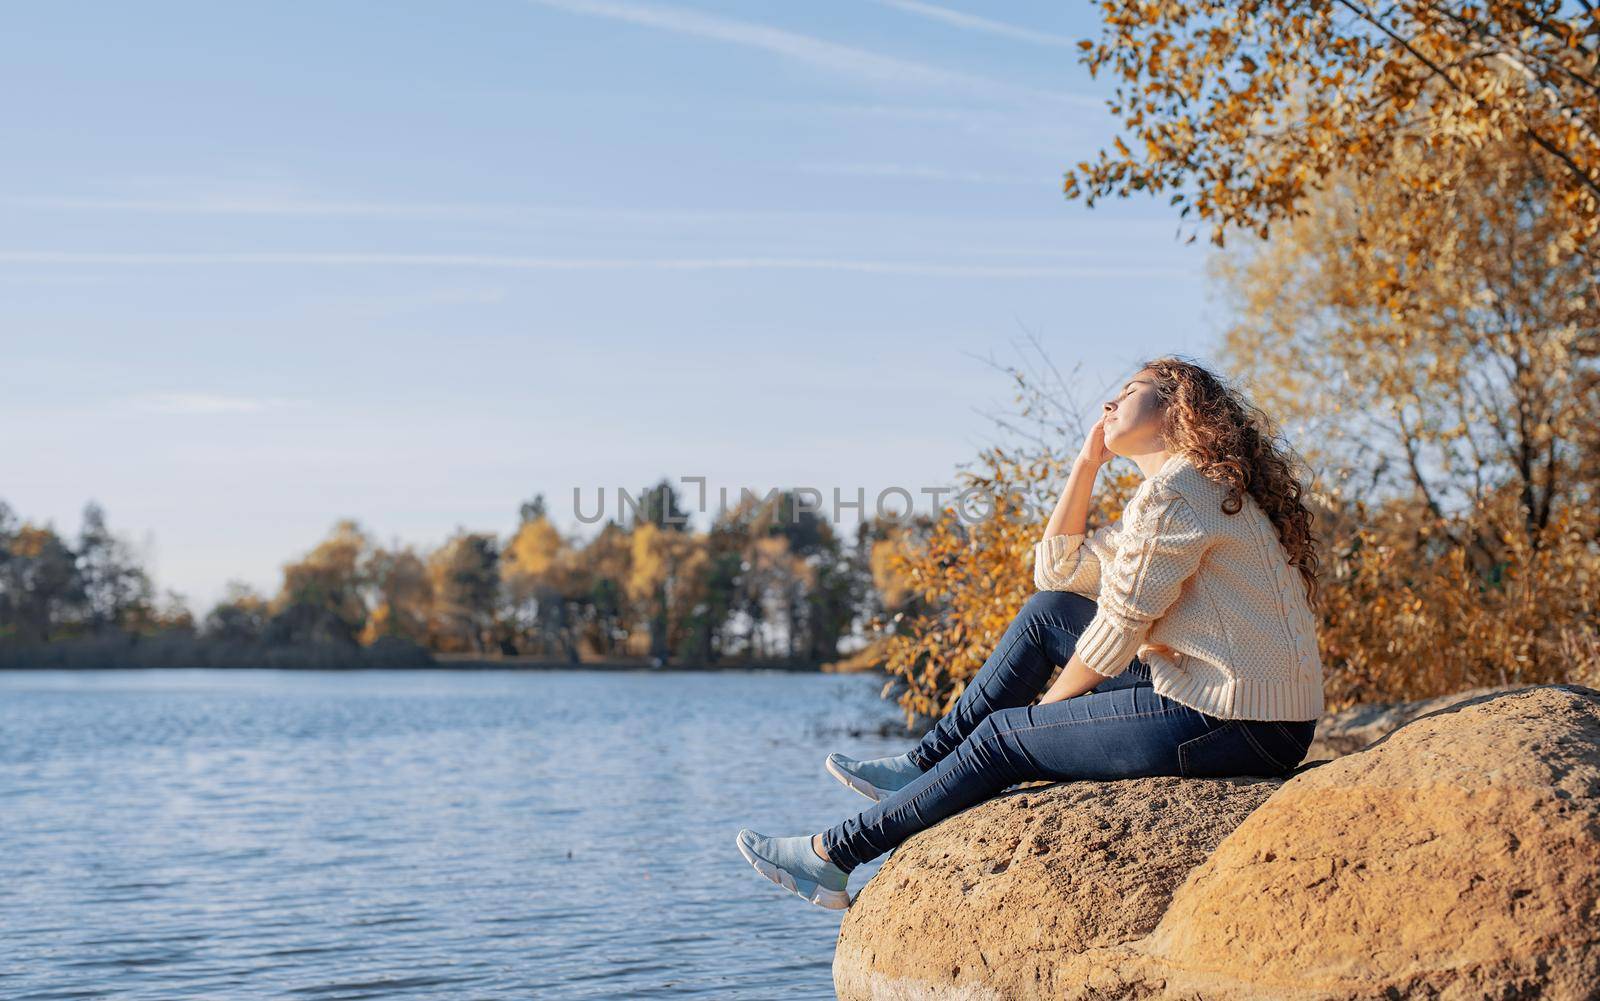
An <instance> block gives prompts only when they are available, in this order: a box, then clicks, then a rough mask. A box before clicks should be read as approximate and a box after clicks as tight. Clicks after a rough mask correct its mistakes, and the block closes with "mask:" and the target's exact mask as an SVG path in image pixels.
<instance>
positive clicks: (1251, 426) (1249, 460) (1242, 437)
mask: <svg viewBox="0 0 1600 1001" xmlns="http://www.w3.org/2000/svg"><path fill="white" fill-rule="evenodd" d="M1140 367H1141V368H1145V369H1149V370H1150V371H1152V372H1154V373H1155V374H1156V395H1157V397H1158V398H1159V399H1160V400H1161V401H1162V403H1163V404H1164V405H1165V411H1166V415H1165V421H1164V427H1163V428H1162V436H1163V437H1164V438H1165V439H1166V442H1167V448H1168V450H1169V451H1173V452H1184V453H1187V454H1188V455H1189V456H1190V458H1191V459H1192V460H1193V461H1194V464H1195V468H1197V469H1199V470H1200V472H1202V473H1204V474H1205V476H1206V477H1207V478H1208V479H1211V480H1215V481H1217V482H1218V483H1223V484H1226V485H1227V486H1228V488H1229V489H1228V496H1227V498H1226V499H1224V500H1223V502H1222V511H1223V513H1224V514H1237V513H1238V511H1239V510H1240V509H1241V508H1242V507H1243V506H1244V499H1243V496H1242V495H1243V494H1244V493H1246V492H1248V493H1249V494H1250V496H1251V497H1254V498H1255V501H1256V504H1257V505H1259V506H1260V508H1261V510H1262V512H1263V513H1265V514H1266V516H1267V517H1268V518H1269V519H1271V521H1272V525H1273V527H1274V528H1275V529H1277V532H1278V541H1279V542H1281V543H1283V548H1284V551H1285V552H1287V553H1288V554H1289V564H1290V565H1291V566H1293V567H1295V568H1296V569H1298V570H1299V571H1300V576H1301V577H1302V578H1303V579H1304V583H1305V588H1306V600H1307V602H1308V603H1309V604H1310V605H1311V607H1312V608H1313V609H1315V608H1316V607H1317V604H1318V600H1319V598H1320V595H1321V586H1320V584H1319V582H1318V580H1317V575H1318V569H1319V567H1320V565H1321V559H1320V557H1319V555H1318V553H1317V540H1316V537H1315V536H1314V535H1312V532H1311V520H1312V514H1311V511H1310V510H1309V509H1308V508H1307V507H1306V506H1305V504H1304V503H1303V502H1302V501H1301V499H1300V497H1301V494H1303V493H1304V488H1302V487H1301V485H1300V481H1299V479H1298V478H1297V477H1296V476H1295V473H1294V469H1293V464H1292V463H1291V461H1290V457H1291V456H1294V457H1295V458H1296V459H1298V457H1297V456H1295V453H1294V450H1293V449H1291V448H1290V447H1289V446H1288V444H1287V443H1286V442H1283V441H1282V439H1281V436H1280V435H1279V433H1278V431H1277V429H1276V426H1275V424H1274V423H1273V421H1272V419H1271V418H1270V417H1268V416H1267V414H1266V412H1265V411H1263V410H1262V409H1261V408H1260V407H1257V406H1256V405H1255V404H1253V403H1251V402H1250V401H1249V400H1248V399H1247V398H1246V397H1245V396H1244V394H1243V393H1241V392H1240V391H1239V390H1238V389H1236V388H1235V387H1233V386H1232V385H1230V384H1229V383H1228V382H1227V381H1226V380H1224V379H1222V378H1220V377H1218V376H1216V375H1214V374H1213V373H1211V372H1210V371H1208V370H1206V369H1205V368H1203V367H1201V366H1200V365H1196V364H1195V363H1193V362H1190V361H1186V360H1184V359H1182V358H1179V357H1176V356H1174V355H1166V356H1164V357H1161V358H1154V359H1151V360H1149V361H1146V362H1144V363H1143V364H1142V365H1141V366H1140Z"/></svg>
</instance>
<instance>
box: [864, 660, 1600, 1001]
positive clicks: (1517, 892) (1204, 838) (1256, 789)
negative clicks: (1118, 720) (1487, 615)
mask: <svg viewBox="0 0 1600 1001" xmlns="http://www.w3.org/2000/svg"><path fill="white" fill-rule="evenodd" d="M1264 793H1268V794H1270V795H1266V796H1265V797H1264V798H1263V794H1264ZM1241 810H1242V811H1243V812H1244V814H1245V815H1244V816H1243V817H1242V820H1241V819H1240V811H1241ZM1211 839H1215V840H1214V841H1212V840H1211ZM1208 841H1211V844H1214V845H1215V848H1214V850H1213V849H1212V848H1211V847H1210V846H1209V845H1208ZM1041 848H1042V849H1043V850H1042V851H1041V850H1040V849H1041ZM1197 858H1198V863H1197V864H1193V867H1192V868H1185V867H1187V866H1190V865H1191V860H1195V859H1197ZM1001 863H1004V865H1003V867H1002V866H1001ZM986 866H987V867H988V868H990V869H996V868H998V869H999V870H1000V871H999V872H997V873H994V874H986V870H985V867H986ZM1177 869H1184V872H1183V873H1181V874H1179V873H1177V872H1175V870H1177ZM1155 911H1160V914H1159V916H1158V917H1156V918H1154V920H1152V915H1153V913H1154V912H1155ZM834 980H835V986H836V988H837V990H838V993H839V996H840V997H841V998H846V999H851V998H877V999H889V998H968V999H980V998H981V999H990V998H1008V999H1009V998H1046V997H1048V998H1082V999H1090V998H1094V999H1110V998H1139V999H1147V998H1148V999H1155V998H1162V999H1173V1001H1177V999H1185V1001H1197V999H1218V1001H1230V999H1238V1001H1244V999H1252V1001H1254V999H1257V998H1281V999H1289V1001H1294V999H1306V1001H1309V999H1356V998H1410V997H1419V998H1422V997H1425V998H1439V999H1457V998H1461V999H1465V998H1505V999H1509V998H1533V997H1538V998H1545V999H1580V998H1600V692H1597V691H1594V690H1592V689H1587V688H1581V687H1578V686H1570V685H1553V686H1540V687H1535V688H1523V689H1515V690H1510V691H1496V692H1491V693H1488V694H1483V695H1479V696H1476V697H1472V698H1467V699H1464V700H1461V701H1456V702H1455V703H1453V704H1451V705H1448V706H1447V707H1446V708H1443V709H1440V710H1436V711H1435V712H1433V713H1430V714H1426V715H1423V716H1420V717H1417V718H1415V719H1413V720H1411V721H1410V722H1408V723H1406V724H1404V725H1402V726H1400V727H1399V728H1398V729H1396V730H1394V731H1392V732H1391V733H1389V734H1388V735H1387V736H1385V737H1383V738H1381V739H1379V740H1378V741H1377V742H1376V743H1374V744H1372V745H1371V746H1368V747H1366V748H1365V749H1364V750H1361V751H1358V752H1355V753H1350V754H1346V755H1344V756H1342V757H1339V758H1337V759H1335V760H1333V761H1326V762H1322V763H1320V764H1318V765H1316V766H1314V767H1309V768H1304V769H1302V770H1301V771H1300V772H1299V773H1297V774H1296V775H1295V776H1293V777H1292V778H1290V779H1289V780H1288V781H1286V782H1283V783H1281V784H1279V783H1276V782H1272V781H1263V780H1247V779H1239V780H1212V779H1204V780H1201V779H1191V780H1183V779H1139V780H1129V781H1125V782H1110V783H1060V784H1054V785H1034V786H1030V787H1026V788H1024V789H1023V790H1021V791H1020V792H1013V793H1010V794H1008V795H1005V796H1001V797H998V798H996V799H994V800H990V801H988V802H986V803H982V804H979V805H978V806H975V807H973V808H971V809H969V810H966V811H963V812H962V813H960V814H957V815H956V816H954V817H950V818H948V819H946V820H945V821H944V822H943V823H941V824H938V825H935V826H934V827H932V828H930V829H929V830H927V831H923V832H921V833H920V834H918V835H916V836H915V837H913V838H911V839H909V840H907V841H906V842H905V843H904V844H902V845H901V846H900V847H899V848H897V849H896V851H895V853H894V855H893V856H892V857H891V858H890V859H889V860H888V861H887V862H885V863H884V865H883V867H882V868H881V869H880V870H879V872H878V873H877V874H876V876H875V877H874V878H873V880H872V883H870V884H869V885H868V886H867V887H865V888H864V889H863V890H862V893H861V896H860V897H859V898H858V899H857V901H856V903H855V904H854V905H853V906H852V907H851V909H850V910H849V911H848V912H847V913H846V917H845V921H844V923H843V924H842V926H841V928H840V938H839V946H838V951H837V953H836V956H835V961H834Z"/></svg>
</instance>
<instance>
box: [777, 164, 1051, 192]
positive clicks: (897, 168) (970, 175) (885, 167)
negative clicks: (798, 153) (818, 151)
mask: <svg viewBox="0 0 1600 1001" xmlns="http://www.w3.org/2000/svg"><path fill="white" fill-rule="evenodd" d="M800 169H801V170H803V171H806V172H807V173H812V174H834V175H839V176H844V177H887V178H894V179H897V180H915V181H954V182H959V183H962V184H1005V185H1013V184H1014V185H1024V186H1028V187H1048V186H1052V185H1055V186H1059V184H1060V178H1058V177H1057V176H1055V175H1050V176H1048V177H1025V176H1023V175H1021V174H989V173H985V172H983V171H975V170H951V169H949V168H945V167H927V166H920V165H917V164H905V163H807V164H801V165H800Z"/></svg>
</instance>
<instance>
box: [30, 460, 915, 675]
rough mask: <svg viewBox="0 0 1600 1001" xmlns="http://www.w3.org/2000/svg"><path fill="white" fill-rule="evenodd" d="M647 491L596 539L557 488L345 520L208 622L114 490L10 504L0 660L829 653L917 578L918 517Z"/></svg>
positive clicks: (755, 659) (234, 661)
mask: <svg viewBox="0 0 1600 1001" xmlns="http://www.w3.org/2000/svg"><path fill="white" fill-rule="evenodd" d="M641 493H642V495H643V497H644V500H643V503H641V504H640V505H639V506H638V509H637V510H635V511H634V512H633V513H632V516H631V518H630V519H629V520H628V523H626V524H622V523H619V522H618V521H616V520H612V521H608V522H607V523H606V524H605V525H604V526H603V527H601V528H600V529H599V530H598V532H597V533H595V534H594V536H593V537H592V538H590V539H588V540H587V541H584V540H577V539H572V538H569V537H567V536H566V535H564V534H563V533H562V532H560V531H558V530H557V529H556V527H555V526H554V525H553V524H552V523H551V521H550V519H549V517H548V513H547V510H546V506H545V502H544V499H543V497H542V496H535V497H534V498H533V499H532V500H531V501H529V502H527V503H524V504H522V505H521V507H520V510H519V512H518V522H517V527H516V528H515V529H514V530H513V531H512V532H511V533H510V535H509V536H507V537H504V538H502V537H500V536H497V535H496V534H494V533H489V532H471V531H466V530H464V529H463V530H458V531H457V532H456V533H455V534H454V535H452V536H451V537H450V538H449V539H447V540H445V541H444V542H443V543H442V544H441V545H439V546H438V547H437V548H434V549H432V550H428V551H418V550H416V549H415V548H413V547H411V546H407V545H401V544H399V543H395V544H393V545H388V546H385V545H381V544H379V543H377V542H376V541H374V539H373V538H372V537H371V536H370V535H369V534H368V533H367V532H366V531H364V530H363V529H362V528H361V526H360V525H359V524H358V523H357V522H355V521H352V520H342V521H339V522H337V523H336V524H335V525H334V527H333V530H332V531H331V532H330V533H329V535H328V537H327V538H326V539H324V540H323V541H322V542H320V543H318V544H317V545H316V546H314V547H313V548H312V549H311V550H310V551H309V552H307V553H306V554H305V555H304V556H302V557H301V558H299V559H298V560H295V561H293V562H290V563H286V564H285V565H284V567H283V578H282V582H281V584H280V585H279V587H278V589H277V591H276V593H274V594H272V595H271V596H267V595H262V594H260V593H258V592H256V591H255V590H254V589H252V588H251V587H249V586H248V585H245V584H243V583H240V582H238V581H233V582H230V583H229V585H228V588H227V592H226V596H225V597H224V599H223V600H222V601H220V602H218V603H217V604H216V605H215V607H213V608H212V609H210V611H209V612H207V613H206V614H205V616H204V617H203V618H202V619H201V620H200V621H198V622H196V621H195V620H194V616H193V615H192V614H191V612H190V611H189V609H188V607H187V605H186V603H185V601H184V598H183V596H182V595H179V594H177V593H175V592H173V591H171V590H167V591H165V592H164V593H162V594H160V595H159V596H158V594H157V589H156V587H155V584H154V582H153V581H152V579H151V576H150V574H149V573H147V572H146V570H145V569H144V568H143V567H142V566H140V565H139V561H138V559H137V557H136V556H135V554H134V553H133V550H132V549H131V547H130V546H129V545H128V544H127V543H125V542H124V541H123V540H122V539H121V538H120V537H118V536H117V535H115V534H113V533H112V532H111V531H110V529H109V528H108V527H107V522H106V514H105V511H104V510H103V509H102V508H101V506H100V505H99V504H97V503H94V502H92V501H91V502H90V503H89V504H88V505H87V506H86V507H85V509H84V512H83V520H82V526H81V528H80V530H79V532H78V535H77V537H76V538H75V539H74V538H68V537H64V536H63V535H61V534H59V533H58V532H57V531H56V530H55V528H54V527H53V526H52V525H48V524H46V525H40V524H36V523H32V522H25V521H20V520H19V519H18V517H17V516H16V514H15V513H14V512H13V511H12V509H11V508H10V507H9V506H7V505H6V504H5V503H4V502H0V667H72V668H76V667H184V666H195V667H308V668H346V667H421V666H429V665H432V664H435V663H437V661H436V660H435V658H434V656H433V655H434V654H435V653H450V654H476V655H479V656H481V657H489V658H492V657H496V656H502V655H505V656H513V655H514V656H521V657H529V656H532V657H535V658H544V659H549V660H553V661H559V662H565V663H572V664H577V663H582V662H584V661H588V660H616V659H619V658H628V657H641V658H651V659H652V660H656V659H658V660H659V661H660V662H662V663H677V664H683V665H685V666H697V665H700V666H715V665H719V664H729V663H740V664H743V663H750V664H785V665H790V666H793V665H798V664H805V665H815V666H820V665H822V664H824V663H827V662H829V661H833V660H835V659H836V658H838V657H839V651H840V640H841V639H842V638H843V637H845V636H847V635H850V634H851V633H854V632H860V631H862V630H863V629H865V627H867V626H868V624H869V623H870V621H871V620H872V619H874V618H875V617H878V616H881V615H882V614H884V613H885V612H886V611H887V612H892V611H894V610H895V608H896V607H897V606H898V604H899V603H900V602H901V601H902V600H903V598H904V596H905V594H906V593H907V592H906V589H905V588H904V587H903V586H899V585H898V584H897V583H896V582H894V581H892V580H890V579H887V578H886V576H885V574H884V572H883V570H882V569H881V567H882V566H883V565H884V564H885V560H884V559H883V556H884V548H885V547H887V546H893V545H899V544H902V542H903V540H904V539H905V538H906V537H907V532H906V526H905V525H904V524H901V523H892V524H890V525H889V526H888V527H887V528H886V527H885V525H884V523H882V522H872V521H867V522H863V523H862V524H861V526H860V527H859V528H858V530H857V531H856V533H855V536H854V538H853V540H852V541H851V543H850V544H848V545H846V544H844V542H842V540H841V539H840V538H839V536H838V535H837V534H836V533H835V532H834V531H833V528H832V526H831V525H830V524H829V523H828V522H827V521H825V520H824V519H823V518H821V517H819V515H818V514H817V513H815V512H814V511H812V510H811V509H810V508H809V507H808V506H807V505H805V504H803V503H799V502H798V501H797V498H796V496H795V495H794V493H792V492H782V491H774V492H772V493H771V494H769V495H767V497H765V498H760V499H757V498H753V497H749V496H747V497H746V498H745V499H744V500H743V502H742V503H741V504H740V505H739V506H738V507H737V508H734V509H733V510H731V511H727V512H724V513H723V514H722V515H721V516H719V517H718V518H717V520H716V521H715V522H714V523H713V524H712V525H711V527H710V528H709V530H707V531H704V532H700V531H695V530H692V529H690V528H689V527H688V526H687V518H686V516H685V514H684V512H683V511H682V509H681V507H680V505H679V495H678V493H677V491H676V490H675V489H674V488H673V486H672V485H671V483H670V482H668V481H665V480H663V481H661V482H660V483H658V484H657V485H656V486H655V487H652V488H648V489H647V490H645V491H642V492H641ZM920 524H922V523H912V525H911V527H912V529H913V530H914V529H915V528H916V527H918V526H919V525H920ZM875 554H876V555H875ZM875 568H878V569H877V570H876V573H875ZM886 597H887V601H886V600H885V599H886Z"/></svg>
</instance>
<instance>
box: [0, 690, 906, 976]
mask: <svg viewBox="0 0 1600 1001" xmlns="http://www.w3.org/2000/svg"><path fill="white" fill-rule="evenodd" d="M882 683H883V679H882V677H881V676H878V675H827V674H796V673H784V672H761V671H751V672H718V673H693V672H682V673H679V672H648V671H639V672H616V673H612V672H606V673H600V672H581V671H571V672H568V671H540V672H526V673H514V672H446V671H426V672H394V673H390V672H373V673H366V672H356V673H348V674H339V673H321V672H272V671H259V672H258V671H239V672H221V671H95V672H0V838H3V840H0V997H4V998H7V999H12V1001H20V999H24V998H38V999H43V998H92V997H116V998H150V999H160V1001H174V999H182V998H206V999H219V998H223V999H233V998H256V997H274V998H283V997H298V998H307V999H341V998H377V997H382V998H413V997H415V998H452V999H454V998H518V999H526V998H619V997H630V998H636V997H665V996H672V997H679V996H703V997H714V998H762V999H771V998H828V997H832V996H833V990H832V977H831V964H832V961H833V947H834V941H835V938H836V936H837V934H838V928H839V921H840V918H841V915H842V912H838V911H825V910H823V909H821V908H818V907H815V906H813V905H811V904H808V903H806V902H805V901H803V900H801V899H800V898H799V897H796V896H794V895H793V894H791V893H789V892H787V891H785V890H783V889H781V888H780V887H777V886H775V885H773V884H771V883H768V882H767V881H766V880H764V879H762V878H761V877H760V876H759V875H758V874H757V873H756V872H755V870H754V869H752V868H751V867H750V866H749V864H748V863H746V862H745V861H744V859H743V858H741V857H740V855H739V852H738V849H737V848H736V847H735V846H734V834H735V833H736V832H737V831H738V829H739V828H740V827H753V828H755V829H756V830H758V831H761V832H762V833H765V834H777V835H789V834H800V833H809V832H815V831H820V830H822V829H823V828H824V827H826V826H828V825H829V824H832V823H834V822H836V821H837V820H838V819H839V818H841V817H843V816H846V815H848V814H851V813H854V812H856V811H858V810H860V809H862V808H864V807H866V806H869V805H870V804H869V803H868V801H867V800H866V799H864V798H862V797H861V796H859V795H857V794H856V793H854V792H851V791H850V790H848V789H846V788H845V787H844V786H842V785H840V784H839V783H838V782H837V781H835V780H834V779H833V778H832V777H830V776H829V775H828V774H827V773H826V772H824V771H823V769H822V759H823V757H824V756H825V755H826V754H827V752H828V751H830V750H839V751H842V752H844V753H846V754H851V755H854V756H859V757H875V756H878V755H884V754H894V753H898V752H899V751H902V750H904V749H905V748H906V746H908V740H907V739H906V738H904V737H900V738H894V737H887V738H886V737H881V736H877V735H876V733H869V734H868V735H857V736H852V735H850V733H849V732H848V731H849V730H850V729H852V728H857V727H867V728H869V729H870V730H873V731H875V730H876V729H877V727H878V726H879V725H880V724H881V723H882V722H883V721H886V720H898V719H899V718H900V713H899V710H898V709H897V708H896V707H895V706H894V705H893V704H892V702H888V701H885V700H882V699H880V698H879V695H878V693H879V690H880V688H881V686H882ZM883 861H884V860H883V859H878V860H876V861H875V862H874V863H872V864H870V865H868V866H863V867H861V868H860V869H858V870H857V871H856V872H855V873H854V874H853V875H852V881H851V890H852V892H855V891H856V890H858V889H859V888H860V887H861V885H863V883H864V882H865V880H866V879H867V878H869V877H870V876H871V874H872V873H873V872H875V871H876V869H877V866H878V865H880V864H881V863H882V862H883Z"/></svg>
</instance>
